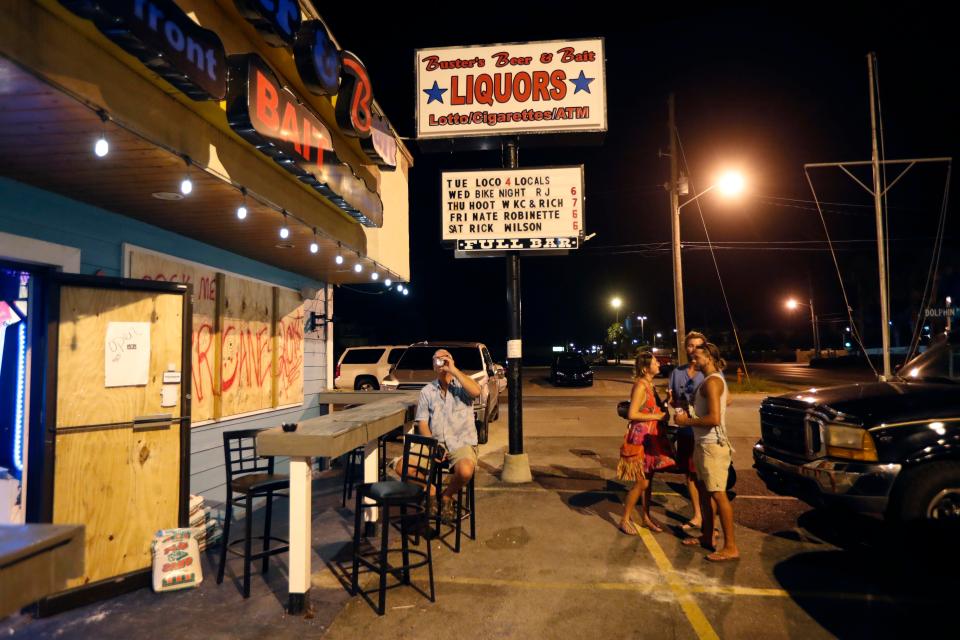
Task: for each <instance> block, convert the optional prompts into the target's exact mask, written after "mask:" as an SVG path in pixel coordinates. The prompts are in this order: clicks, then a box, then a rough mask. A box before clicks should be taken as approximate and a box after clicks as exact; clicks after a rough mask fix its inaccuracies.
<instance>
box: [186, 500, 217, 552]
mask: <svg viewBox="0 0 960 640" xmlns="http://www.w3.org/2000/svg"><path fill="white" fill-rule="evenodd" d="M190 529H191V537H192V538H193V539H194V540H196V541H197V544H198V545H199V547H200V551H203V550H204V549H206V548H207V545H210V544H214V543H215V542H216V541H217V540H218V539H219V538H220V533H221V532H220V527H218V526H217V521H216V519H215V518H211V517H210V507H207V506H204V500H203V496H194V495H191V496H190Z"/></svg>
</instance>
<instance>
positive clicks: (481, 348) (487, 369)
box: [383, 341, 506, 444]
mask: <svg viewBox="0 0 960 640" xmlns="http://www.w3.org/2000/svg"><path fill="white" fill-rule="evenodd" d="M437 349H446V350H447V351H449V352H450V355H451V356H453V361H454V362H455V363H456V366H457V368H458V369H460V370H461V371H463V372H464V373H466V374H467V375H468V376H470V377H471V378H473V379H474V380H476V381H477V384H479V385H480V395H479V397H477V399H476V400H475V401H474V403H473V418H474V421H475V423H476V426H477V438H478V440H479V441H480V443H481V444H483V443H485V442H486V441H487V432H488V425H489V423H491V422H494V421H496V420H497V419H498V418H499V417H500V391H502V390H503V388H504V386H505V385H506V382H505V376H504V371H503V367H501V366H500V365H498V364H496V363H495V362H494V361H493V358H491V357H490V352H489V350H487V347H486V345H484V344H483V343H480V342H441V341H430V342H418V343H416V344H412V345H410V347H409V348H407V351H406V353H404V354H403V357H402V358H400V361H399V362H397V365H396V366H395V367H394V368H393V371H391V373H390V375H388V376H387V377H386V378H385V379H384V381H383V388H384V389H393V390H396V389H400V390H404V389H406V390H417V391H419V390H420V389H422V388H423V387H424V386H426V385H427V384H428V383H429V382H431V381H432V380H434V379H435V378H436V374H435V373H434V371H433V354H434V352H436V350H437Z"/></svg>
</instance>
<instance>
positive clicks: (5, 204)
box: [0, 178, 319, 289]
mask: <svg viewBox="0 0 960 640" xmlns="http://www.w3.org/2000/svg"><path fill="white" fill-rule="evenodd" d="M0 231H4V232H6V233H12V234H15V235H19V236H27V237H29V238H35V239H37V240H45V241H47V242H56V243H58V244H65V245H68V246H71V247H77V248H78V249H80V252H81V254H80V260H81V272H82V273H86V274H93V273H96V272H97V271H98V270H102V272H103V275H105V276H120V275H122V273H121V272H122V265H123V248H122V245H123V243H124V242H126V243H129V244H135V245H137V246H140V247H143V248H145V249H153V250H154V251H160V252H162V253H167V254H170V255H171V256H176V257H179V258H184V259H186V260H193V261H194V262H202V263H203V264H207V265H210V266H213V267H216V268H218V269H223V270H224V271H231V272H233V273H237V274H240V275H244V276H248V277H250V278H257V279H258V280H264V281H266V282H269V283H271V284H275V285H277V286H282V287H290V288H292V289H299V288H300V287H301V286H312V287H317V286H319V284H318V283H317V282H316V281H314V280H311V279H309V278H306V277H304V276H301V275H297V274H295V273H290V272H289V271H284V270H282V269H278V268H276V267H271V266H270V265H266V264H263V263H261V262H257V261H255V260H251V259H249V258H245V257H243V256H239V255H237V254H235V253H230V252H229V251H224V250H223V249H219V248H217V247H214V246H211V245H209V244H204V243H202V242H198V241H196V240H193V239H191V238H187V237H186V236H181V235H178V234H176V233H171V232H169V231H165V230H163V229H160V228H159V227H154V226H152V225H149V224H145V223H143V222H140V221H138V220H134V219H133V218H127V217H125V216H122V215H118V214H116V213H112V212H110V211H106V210H104V209H100V208H99V207H94V206H91V205H88V204H84V203H82V202H77V201H76V200H71V199H70V198H65V197H63V196H60V195H57V194H55V193H51V192H49V191H44V190H42V189H37V188H35V187H31V186H29V185H25V184H22V183H20V182H16V181H14V180H10V179H8V178H0Z"/></svg>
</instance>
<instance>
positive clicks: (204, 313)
mask: <svg viewBox="0 0 960 640" xmlns="http://www.w3.org/2000/svg"><path fill="white" fill-rule="evenodd" d="M129 277H131V278H137V279H142V280H157V281H160V282H182V283H185V284H191V285H193V298H192V300H193V324H192V327H193V329H192V332H191V340H190V345H191V347H190V359H191V361H192V363H193V367H192V369H193V375H192V380H191V387H192V396H193V397H192V401H191V404H190V411H191V415H190V417H191V421H192V422H202V421H205V420H212V419H213V418H214V417H215V416H214V397H215V396H216V395H217V394H219V393H220V389H219V385H218V384H217V381H216V378H215V375H216V373H217V360H216V358H215V353H214V352H215V348H214V347H215V345H216V335H215V331H214V327H215V324H214V317H215V313H216V291H217V285H216V273H215V272H214V270H213V269H211V268H208V267H202V266H199V265H192V264H186V263H183V262H179V261H177V260H172V259H170V258H166V257H163V256H159V255H156V254H154V253H149V252H146V251H138V250H137V249H132V250H131V251H130V269H129Z"/></svg>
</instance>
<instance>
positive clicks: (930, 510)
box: [889, 461, 960, 524]
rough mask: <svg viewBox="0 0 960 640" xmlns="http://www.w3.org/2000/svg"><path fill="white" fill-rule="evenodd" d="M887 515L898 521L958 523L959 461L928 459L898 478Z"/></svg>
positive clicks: (959, 514)
mask: <svg viewBox="0 0 960 640" xmlns="http://www.w3.org/2000/svg"><path fill="white" fill-rule="evenodd" d="M889 515H890V516H892V518H893V519H894V520H895V521H897V522H901V523H907V522H922V521H927V522H931V523H933V522H951V523H953V524H957V523H960V462H953V461H940V462H930V463H927V464H924V465H922V466H920V467H916V468H913V469H907V470H906V472H905V473H904V475H902V476H900V478H898V479H897V485H896V486H895V487H894V489H893V495H892V496H891V503H890V514H889Z"/></svg>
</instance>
